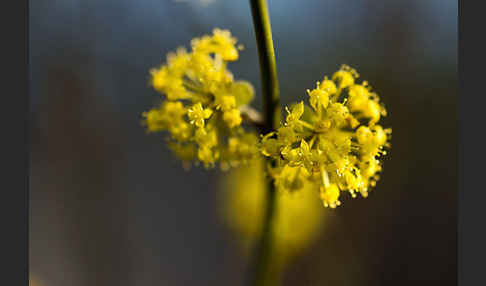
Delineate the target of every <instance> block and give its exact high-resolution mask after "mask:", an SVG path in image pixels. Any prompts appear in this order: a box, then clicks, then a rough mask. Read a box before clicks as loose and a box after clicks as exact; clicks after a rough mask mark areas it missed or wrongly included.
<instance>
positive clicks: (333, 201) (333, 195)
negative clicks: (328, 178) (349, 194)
mask: <svg viewBox="0 0 486 286" xmlns="http://www.w3.org/2000/svg"><path fill="white" fill-rule="evenodd" d="M319 190H320V196H321V199H322V203H323V204H324V206H325V207H331V208H335V207H337V206H339V205H340V204H341V202H340V201H339V200H338V199H339V189H338V187H337V185H336V184H331V185H329V186H328V187H324V186H321V187H320V188H319Z"/></svg>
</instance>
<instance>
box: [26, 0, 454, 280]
mask: <svg viewBox="0 0 486 286" xmlns="http://www.w3.org/2000/svg"><path fill="white" fill-rule="evenodd" d="M269 2H270V3H269V8H270V14H271V20H272V28H273V33H274V41H275V48H276V56H277V68H278V73H279V80H280V86H281V91H282V101H283V103H289V102H291V101H294V100H296V99H299V98H303V97H304V96H305V90H306V89H307V88H311V87H312V86H313V85H314V84H315V81H317V80H320V79H321V78H322V76H323V75H331V74H332V72H334V71H335V70H336V69H338V68H339V66H340V65H341V64H342V63H346V64H349V65H351V66H353V67H355V68H356V69H357V70H358V72H359V73H360V74H361V77H362V79H366V80H368V81H369V82H370V83H371V85H372V86H373V87H374V89H375V90H376V91H377V93H378V94H379V95H380V96H381V98H382V100H383V101H384V103H385V104H386V106H387V109H388V112H389V116H388V117H387V118H386V119H385V123H384V125H385V126H391V127H392V128H393V138H392V150H391V152H390V155H389V156H388V158H387V159H386V160H385V171H384V173H383V175H382V179H381V180H380V181H379V182H378V185H377V187H376V189H375V191H374V192H372V193H371V195H370V197H369V198H368V199H356V200H350V199H348V200H345V201H344V204H343V206H342V207H340V208H338V209H337V210H327V211H328V212H332V213H331V214H329V215H330V217H332V223H331V225H330V226H329V227H326V229H325V232H324V231H323V233H322V234H321V236H320V239H319V241H317V242H316V243H314V244H313V246H312V247H311V248H310V250H308V251H307V252H305V253H302V255H300V256H299V257H297V258H296V259H295V260H294V261H293V262H292V263H291V264H290V265H289V266H288V271H287V272H286V274H285V279H284V280H285V284H286V285H330V283H333V285H336V286H337V285H363V286H364V285H410V283H413V284H414V285H455V284H456V279H457V272H456V269H457V267H456V266H457V263H456V258H457V253H456V249H457V248H456V241H457V240H456V222H457V220H456V201H457V200H456V197H457V196H456V190H457V138H456V137H457V121H458V120H457V95H458V82H457V74H456V66H457V55H456V53H457V1H449V0H447V1H446V0H427V1H420V0H415V1H410V0H400V1H371V0H369V1H337V0H334V1H328V0H326V1H319V0H313V1H310V0H308V1H275V0H274V1H269ZM214 27H220V28H227V29H230V30H231V31H232V33H233V34H234V35H235V36H236V37H237V38H238V39H239V41H240V42H241V43H242V44H243V45H244V46H245V50H244V51H243V52H242V53H241V57H240V60H239V61H238V62H236V63H234V64H231V66H230V69H231V70H232V71H233V72H234V74H235V75H236V77H237V78H242V79H246V80H249V81H251V82H252V83H253V84H254V85H255V87H256V89H257V98H256V100H255V106H256V107H261V94H260V92H259V88H260V83H259V69H258V57H257V51H256V45H255V38H254V33H253V27H252V20H251V14H250V8H249V4H248V3H247V1H237V0H232V1H230V0H226V1H225V0H216V1H214V3H212V4H209V5H202V4H200V3H199V2H198V1H195V0H193V1H189V0H188V1H184V2H182V1H179V2H176V1H168V0H166V1H164V0H139V1H129V0H118V1H109V0H104V1H101V0H84V1H81V0H78V1H67V0H36V1H31V3H30V41H31V43H30V45H31V48H30V52H31V58H30V60H31V78H32V85H31V91H32V92H31V116H32V118H31V119H32V125H31V142H32V144H31V146H32V150H31V170H30V178H31V181H30V186H31V193H30V196H31V219H30V221H31V225H30V271H31V274H32V275H33V277H34V278H35V279H38V280H39V281H40V282H41V283H42V284H43V285H49V286H57V285H73V286H77V285H117V286H124V285H242V283H241V281H243V275H244V272H245V270H246V263H245V260H244V259H243V258H242V257H240V256H239V251H238V249H237V247H236V244H235V243H234V241H233V240H234V236H232V235H231V234H230V233H229V231H228V229H227V228H226V227H225V226H224V225H222V224H221V222H220V219H219V218H218V213H217V211H216V209H217V199H216V193H217V191H216V187H217V186H218V176H220V175H221V174H220V173H218V172H216V171H211V172H207V171H205V170H202V169H198V168H193V169H192V170H191V171H189V172H186V171H184V170H183V169H182V168H181V166H180V163H179V162H178V161H176V160H175V158H174V156H172V154H171V153H170V151H169V150H168V149H167V147H166V146H165V144H164V142H163V136H148V135H146V134H145V131H144V129H143V128H142V127H141V126H140V122H139V121H140V113H141V112H142V111H144V110H147V109H148V108H150V107H151V106H152V105H153V104H154V102H156V99H157V96H156V93H155V92H154V91H153V90H152V89H151V88H149V86H148V83H147V82H148V70H149V69H150V68H151V67H154V66H157V65H159V64H160V63H161V62H162V61H164V60H165V55H166V53H167V52H169V51H171V50H174V49H175V48H176V47H177V46H180V45H186V46H187V45H188V43H189V41H190V39H191V38H193V37H195V36H200V35H202V34H205V33H210V32H211V30H212V29H213V28H214ZM296 231H298V230H296Z"/></svg>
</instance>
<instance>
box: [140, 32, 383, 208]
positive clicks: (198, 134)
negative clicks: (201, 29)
mask: <svg viewBox="0 0 486 286" xmlns="http://www.w3.org/2000/svg"><path fill="white" fill-rule="evenodd" d="M191 48H192V49H191V51H190V52H188V51H186V50H185V49H184V48H179V49H178V50H177V51H176V52H175V53H169V55H168V56H167V62H166V63H165V64H164V65H162V66H161V67H159V68H155V69H152V70H151V71H150V74H151V80H150V83H151V85H152V86H153V87H154V89H155V90H157V91H159V92H160V93H162V94H163V95H165V100H163V101H162V102H161V103H160V104H159V105H158V106H156V107H155V108H152V109H150V110H149V111H147V112H144V113H143V117H144V124H145V125H146V127H147V131H148V132H160V131H165V132H168V134H169V138H168V145H169V147H170V148H171V149H172V150H173V151H174V153H175V154H176V155H177V156H178V157H179V158H180V159H182V160H183V161H185V162H196V163H202V164H203V165H204V166H205V167H206V168H209V167H214V166H215V165H216V163H219V166H220V167H221V168H222V169H228V168H229V167H234V166H238V165H240V164H246V163H249V162H255V159H257V158H258V156H261V155H263V156H265V157H270V158H271V159H272V160H274V161H275V162H276V164H273V166H272V167H269V168H268V174H269V175H270V176H271V177H272V178H273V181H274V184H275V186H276V187H277V188H278V189H279V190H287V191H296V190H301V189H302V188H304V187H306V188H309V187H310V188H311V189H312V188H313V189H315V190H317V191H318V193H319V194H320V198H321V199H322V202H323V204H324V206H326V207H331V208H335V207H337V206H339V205H340V204H341V202H340V196H341V192H349V193H350V194H351V196H352V197H353V198H354V197H356V194H357V193H359V194H361V196H363V197H366V196H367V195H368V192H369V191H370V190H371V188H372V187H374V186H375V184H376V181H377V180H378V179H379V176H378V173H379V172H380V171H381V169H382V163H381V162H380V158H381V156H383V155H385V154H386V152H385V148H387V147H390V144H389V143H388V141H389V139H390V138H391V129H384V128H383V127H382V126H381V125H379V124H378V122H379V121H380V119H381V117H383V116H385V115H386V110H385V108H384V106H383V105H382V104H381V103H380V101H379V97H378V95H377V94H376V93H374V92H373V91H372V89H371V87H370V86H369V85H368V83H367V82H366V81H363V82H361V83H357V82H356V80H357V79H358V77H359V75H358V73H357V72H356V71H355V70H354V69H352V68H350V67H348V66H345V65H344V66H342V67H341V68H340V69H339V70H338V71H337V72H335V73H334V74H333V76H332V77H331V78H330V79H329V78H327V77H325V78H324V79H323V80H322V81H321V82H317V85H316V87H315V88H314V89H312V90H307V95H308V104H309V105H305V104H304V102H303V101H301V102H299V103H297V104H294V105H293V106H291V107H290V108H286V109H285V110H286V116H285V122H284V123H283V124H281V126H280V127H279V128H278V129H277V130H275V131H273V132H270V133H268V134H265V135H264V136H260V140H259V139H258V136H257V135H256V133H254V132H251V131H248V130H245V129H243V127H242V123H243V116H242V112H243V111H244V112H246V113H245V115H246V116H249V113H248V112H249V110H250V109H249V108H248V106H247V105H248V104H249V103H250V101H251V100H252V99H253V96H254V90H253V87H252V86H251V84H249V83H248V82H246V81H235V80H234V79H233V75H232V74H231V72H230V71H229V70H228V69H227V64H228V63H229V62H231V61H236V60H237V59H238V56H239V54H238V51H239V49H240V48H239V47H237V46H236V39H235V38H233V37H232V36H231V34H230V32H229V31H223V30H219V29H215V30H214V31H213V34H212V35H210V36H209V35H205V36H202V37H200V38H195V39H193V40H192V41H191ZM252 112H254V113H255V111H254V110H252ZM250 123H255V122H251V120H250Z"/></svg>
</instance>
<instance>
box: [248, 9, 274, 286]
mask: <svg viewBox="0 0 486 286" xmlns="http://www.w3.org/2000/svg"><path fill="white" fill-rule="evenodd" d="M250 5H251V12H252V17H253V26H254V29H255V36H256V42H257V47H258V55H259V63H260V74H261V83H262V91H263V93H262V94H263V109H264V113H263V120H264V121H263V124H262V126H261V129H262V130H261V131H262V133H263V134H266V133H268V132H271V131H273V130H275V129H276V128H278V126H279V124H280V97H279V86H278V79H277V65H276V61H275V51H274V48H273V39H272V31H271V27H270V16H269V13H268V7H267V3H266V0H250ZM265 164H271V165H274V164H275V162H274V160H273V159H271V158H268V159H267V160H266V162H265ZM264 201H265V204H266V205H265V215H264V217H263V223H262V231H261V235H260V239H259V241H258V242H257V245H256V247H255V254H254V257H253V259H254V263H253V265H252V266H253V267H254V268H253V269H252V271H251V278H250V285H272V284H276V282H277V281H278V277H275V275H276V274H277V273H275V271H274V270H275V269H273V268H272V266H271V265H272V261H271V260H272V259H271V258H272V252H273V238H272V235H273V221H274V216H275V213H276V206H277V198H276V188H275V184H274V182H273V180H268V181H267V183H266V199H265V200H264Z"/></svg>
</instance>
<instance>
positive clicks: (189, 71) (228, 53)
mask: <svg viewBox="0 0 486 286" xmlns="http://www.w3.org/2000/svg"><path fill="white" fill-rule="evenodd" d="M236 42H237V40H236V39H235V38H234V37H232V36H231V34H230V32H229V31H226V30H220V29H215V30H214V31H213V34H212V35H210V36H209V35H205V36H202V37H201V38H195V39H193V40H192V41H191V48H192V51H191V52H188V51H186V50H185V49H184V48H179V49H178V50H177V51H176V52H175V53H169V55H168V56H167V62H166V64H164V65H162V66H161V67H159V68H155V69H152V70H151V71H150V74H151V79H150V83H151V85H152V86H153V88H154V89H155V90H157V91H158V92H160V93H162V94H164V95H165V97H166V100H165V101H163V102H162V103H161V104H160V105H159V106H157V107H155V108H152V109H150V110H149V111H147V112H144V113H143V117H144V123H145V125H146V126H147V130H148V131H149V132H159V131H168V133H169V134H170V137H169V147H170V148H171V149H172V150H173V151H174V152H175V153H176V154H177V155H178V157H180V158H181V159H183V160H184V161H189V162H190V161H196V162H202V163H203V164H204V166H206V167H212V166H214V165H215V163H216V162H218V161H219V162H220V166H221V167H222V168H228V167H230V166H235V165H238V164H240V163H246V162H248V161H249V160H251V159H253V157H254V156H255V155H257V154H258V147H257V145H258V144H257V143H258V137H257V136H256V134H254V133H250V132H247V131H245V130H244V129H243V128H242V127H241V124H242V116H241V112H240V108H242V107H243V106H244V105H246V104H248V103H249V102H250V101H251V100H252V99H253V95H254V90H253V87H252V86H251V84H249V83H248V82H246V81H235V80H234V79H233V75H232V74H231V72H230V71H229V70H228V69H227V67H226V66H227V63H228V62H231V61H236V60H237V59H238V50H239V49H240V47H237V46H236Z"/></svg>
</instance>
